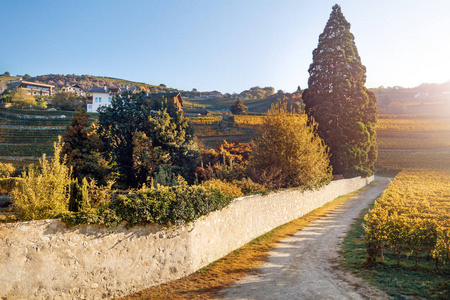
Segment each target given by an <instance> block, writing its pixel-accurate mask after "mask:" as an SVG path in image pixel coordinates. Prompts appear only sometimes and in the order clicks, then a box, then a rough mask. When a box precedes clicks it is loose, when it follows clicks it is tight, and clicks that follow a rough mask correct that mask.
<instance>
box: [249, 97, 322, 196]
mask: <svg viewBox="0 0 450 300" xmlns="http://www.w3.org/2000/svg"><path fill="white" fill-rule="evenodd" d="M316 127H317V124H316V123H315V122H314V120H313V119H312V118H308V116H307V115H306V114H305V113H293V112H289V111H288V109H287V105H286V104H285V103H284V104H280V103H278V104H275V105H273V106H272V108H271V109H270V110H269V112H268V115H267V116H266V117H265V119H264V123H263V125H262V127H261V129H260V133H259V137H258V138H257V139H256V141H255V142H254V143H253V147H252V155H251V166H252V173H253V178H254V179H255V181H258V182H260V183H262V184H264V185H266V186H267V187H268V188H280V187H295V186H302V187H305V188H313V187H318V186H320V185H323V184H325V183H327V182H328V181H329V180H330V179H331V168H330V166H329V158H328V151H327V147H326V146H325V145H324V143H323V140H322V139H321V138H320V137H319V136H318V135H317V134H316V133H315V129H316Z"/></svg>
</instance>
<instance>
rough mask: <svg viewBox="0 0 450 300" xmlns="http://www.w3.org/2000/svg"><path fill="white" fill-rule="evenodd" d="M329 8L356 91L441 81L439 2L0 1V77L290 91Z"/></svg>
mask: <svg viewBox="0 0 450 300" xmlns="http://www.w3.org/2000/svg"><path fill="white" fill-rule="evenodd" d="M335 3H338V4H339V5H340V6H341V8H342V12H343V14H344V15H345V17H346V19H347V20H348V21H349V22H350V23H351V24H352V28H351V31H352V33H353V34H354V35H355V40H356V46H357V47H358V50H359V54H360V56H361V59H362V62H363V64H364V65H365V66H366V67H367V84H366V86H367V87H378V86H380V85H384V86H394V85H400V86H404V87H413V86H417V85H419V84H421V83H423V82H428V83H432V82H435V83H442V82H447V81H450V73H449V70H450V59H449V55H450V18H449V15H450V1H448V0H442V1H437V0H429V1H423V0H404V1H403V0H379V1H361V0H348V1H344V0H343V1H339V2H336V1H327V0H318V1H311V0H221V1H214V0H183V1H182V0H148V1H135V0H127V1H117V0H108V1H106V0H105V1H104V0H98V1H97V0H95V1H94V0H92V1H84V0H80V1H60V0H58V1H52V0H47V1H45V0H34V1H21V0H16V1H3V3H2V5H1V9H0V23H1V28H2V29H3V30H2V38H1V47H0V73H3V72H5V71H9V72H10V73H11V74H14V75H16V74H21V75H23V74H25V73H28V74H30V75H32V76H35V75H42V74H49V73H52V74H77V75H81V74H91V75H101V76H110V77H118V78H124V79H129V80H134V81H140V82H146V83H150V84H160V83H164V84H166V85H167V86H170V87H175V88H179V89H183V90H191V89H192V88H197V89H198V90H200V91H210V90H219V91H221V92H241V91H242V90H244V89H248V88H250V87H252V86H256V85H258V86H261V87H264V86H273V87H274V88H275V89H276V90H278V89H282V90H284V91H286V92H292V91H294V90H295V89H296V88H297V86H298V85H300V86H301V87H302V88H305V87H307V80H308V72H307V70H308V67H309V65H310V63H311V61H312V51H313V50H314V48H316V46H317V42H318V37H319V35H320V33H322V31H323V29H324V27H325V24H326V22H327V20H328V18H329V15H330V13H331V8H332V6H333V5H334V4H335Z"/></svg>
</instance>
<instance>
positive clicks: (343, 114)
mask: <svg viewBox="0 0 450 300" xmlns="http://www.w3.org/2000/svg"><path fill="white" fill-rule="evenodd" d="M365 72H366V68H365V67H364V66H363V65H362V63H361V59H360V57H359V55H358V50H357V49H356V45H355V41H354V36H353V35H352V34H351V33H350V23H348V22H347V20H346V19H345V17H344V16H343V14H342V13H341V8H340V7H339V5H335V6H333V11H332V13H331V16H330V19H329V20H328V23H327V25H326V26H325V29H324V32H323V33H322V34H321V35H320V37H319V44H318V46H317V48H316V49H315V50H314V52H313V62H312V64H311V66H310V67H309V75H310V77H309V80H308V89H307V90H306V91H305V92H304V93H303V100H304V102H305V105H306V112H307V113H308V114H309V115H311V116H313V117H314V118H315V120H316V121H317V122H318V123H319V127H318V131H319V135H320V136H321V137H322V138H323V139H324V141H325V143H326V145H327V146H328V147H329V148H330V153H331V165H332V166H333V172H334V173H335V174H343V175H344V176H345V177H353V176H357V175H361V176H369V175H372V174H373V173H374V171H375V168H374V164H375V162H376V160H377V144H376V132H375V123H376V121H377V114H378V111H377V108H376V102H377V99H376V96H375V94H374V93H373V92H372V91H369V90H368V89H367V88H365V87H364V84H365V81H366V75H365Z"/></svg>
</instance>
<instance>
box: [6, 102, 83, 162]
mask: <svg viewBox="0 0 450 300" xmlns="http://www.w3.org/2000/svg"><path fill="white" fill-rule="evenodd" d="M74 114H75V113H74V112H60V111H34V110H17V109H1V110H0V157H1V160H3V161H5V160H12V159H17V158H18V157H27V158H29V159H32V158H38V157H41V156H42V154H43V153H46V154H48V155H52V153H53V142H55V141H56V140H57V139H58V135H62V134H63V133H64V131H65V129H66V127H67V125H68V124H69V123H70V121H71V120H72V118H73V116H74Z"/></svg>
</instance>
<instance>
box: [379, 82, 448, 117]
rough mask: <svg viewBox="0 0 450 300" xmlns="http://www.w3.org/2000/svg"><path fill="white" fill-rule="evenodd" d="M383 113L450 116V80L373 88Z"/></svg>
mask: <svg viewBox="0 0 450 300" xmlns="http://www.w3.org/2000/svg"><path fill="white" fill-rule="evenodd" d="M372 90H373V91H374V92H375V94H376V95H377V98H378V107H379V109H380V113H382V114H394V115H418V116H441V117H449V116H450V82H447V83H443V84H434V83H433V84H427V83H424V84H421V85H420V86H417V87H414V88H402V87H399V86H395V87H388V88H384V87H379V88H376V89H372Z"/></svg>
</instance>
